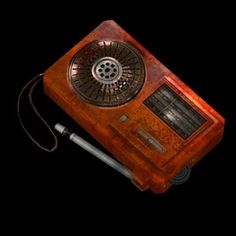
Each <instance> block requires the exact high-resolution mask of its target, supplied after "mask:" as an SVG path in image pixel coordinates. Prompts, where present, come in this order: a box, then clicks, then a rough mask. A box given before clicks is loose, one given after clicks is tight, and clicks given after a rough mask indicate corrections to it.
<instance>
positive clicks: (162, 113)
mask: <svg viewBox="0 0 236 236" xmlns="http://www.w3.org/2000/svg"><path fill="white" fill-rule="evenodd" d="M144 104H145V105H146V106H147V107H148V108H149V109H150V110H151V111H152V112H154V114H156V115H157V116H158V117H160V118H161V119H162V120H163V121H165V123H166V124H167V125H168V126H169V127H171V128H172V129H173V130H174V131H175V132H176V133H177V134H178V135H180V136H181V137H182V138H183V139H187V138H188V137H190V136H191V135H192V134H193V133H195V132H196V131H197V130H198V129H199V128H200V127H201V126H202V125H203V124H204V123H205V122H206V121H207V120H206V119H205V118H204V117H203V116H202V115H201V114H200V113H198V112H197V111H196V110H195V109H194V108H193V107H191V106H190V105H189V104H188V103H187V102H186V101H185V100H184V99H183V98H182V97H181V96H179V95H178V94H177V93H176V92H175V91H173V89H171V88H170V87H169V86H168V85H167V84H163V85H162V86H161V87H159V88H158V89H157V90H156V91H155V92H154V93H153V94H151V96H149V97H148V98H147V99H146V100H145V101H144Z"/></svg>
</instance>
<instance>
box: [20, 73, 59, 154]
mask: <svg viewBox="0 0 236 236" xmlns="http://www.w3.org/2000/svg"><path fill="white" fill-rule="evenodd" d="M43 76H44V74H43V73H41V74H38V75H36V76H35V77H34V78H33V79H31V80H30V81H29V82H27V83H26V84H25V85H24V87H23V88H22V89H21V91H20V93H19V96H18V99H17V118H18V120H19V122H20V125H21V127H22V129H23V130H24V132H25V133H26V134H27V136H28V137H29V138H30V139H31V141H32V142H33V143H34V144H36V145H37V146H38V147H39V148H40V149H42V150H44V151H46V152H53V151H55V150H56V149H57V146H58V141H57V136H56V135H55V133H54V132H53V130H52V129H51V128H50V126H49V125H48V123H47V122H46V121H45V119H44V118H43V117H42V115H41V114H40V113H39V111H38V109H37V108H36V106H35V104H34V102H33V92H34V89H35V87H36V85H37V84H38V83H39V82H40V81H41V80H42V79H43ZM29 87H30V90H29V93H28V99H29V103H30V105H31V107H32V108H33V110H34V112H35V114H36V116H37V117H38V118H39V119H40V120H41V121H42V122H43V124H44V125H45V126H46V128H47V129H48V131H49V132H50V133H51V134H52V136H53V139H54V145H53V147H52V148H46V147H43V146H42V145H41V144H40V143H39V142H38V141H37V140H36V139H35V138H34V137H32V135H31V134H30V132H29V131H28V130H27V129H26V127H25V126H24V123H23V121H22V118H21V115H20V110H21V99H22V95H23V94H24V93H25V91H26V89H27V88H29Z"/></svg>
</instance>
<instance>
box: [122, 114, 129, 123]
mask: <svg viewBox="0 0 236 236" xmlns="http://www.w3.org/2000/svg"><path fill="white" fill-rule="evenodd" d="M128 119H129V118H128V116H127V115H122V116H121V117H120V121H121V122H125V121H127V120H128Z"/></svg>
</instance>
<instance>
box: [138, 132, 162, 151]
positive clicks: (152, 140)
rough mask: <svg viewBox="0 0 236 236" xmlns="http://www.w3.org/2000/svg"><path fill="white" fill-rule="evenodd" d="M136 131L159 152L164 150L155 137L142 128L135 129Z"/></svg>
mask: <svg viewBox="0 0 236 236" xmlns="http://www.w3.org/2000/svg"><path fill="white" fill-rule="evenodd" d="M136 132H137V133H138V134H139V135H140V136H141V137H142V138H144V139H145V140H146V141H147V142H148V143H149V144H151V145H152V146H153V147H154V148H155V149H156V150H157V151H159V152H160V153H163V152H165V151H166V149H165V147H164V146H162V145H161V144H160V143H159V142H158V141H157V140H156V139H155V138H153V137H152V136H151V135H150V134H149V133H147V132H146V131H144V130H143V129H137V131H136Z"/></svg>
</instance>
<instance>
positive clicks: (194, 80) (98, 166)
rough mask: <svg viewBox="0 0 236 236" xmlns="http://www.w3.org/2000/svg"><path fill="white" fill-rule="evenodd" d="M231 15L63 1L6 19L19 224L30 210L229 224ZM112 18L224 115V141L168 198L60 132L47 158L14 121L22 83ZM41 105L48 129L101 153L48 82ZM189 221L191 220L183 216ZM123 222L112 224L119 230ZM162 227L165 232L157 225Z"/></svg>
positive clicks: (40, 131)
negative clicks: (52, 95)
mask: <svg viewBox="0 0 236 236" xmlns="http://www.w3.org/2000/svg"><path fill="white" fill-rule="evenodd" d="M17 7H18V6H15V8H17ZM21 8H24V7H23V6H22V5H21ZM91 9H92V10H91ZM229 12H230V7H228V6H222V5H217V4H216V3H214V5H211V6H209V7H207V6H205V5H201V4H200V3H199V4H198V5H194V4H192V5H186V4H185V5H184V6H180V5H177V6H176V5H172V4H170V5H168V4H167V5H166V6H162V5H158V7H156V6H152V5H150V4H147V3H144V2H143V3H142V4H138V3H135V6H134V5H133V6H128V5H126V4H125V3H121V2H119V3H117V4H114V2H113V3H112V2H101V3H99V4H97V5H96V6H95V5H94V4H93V3H89V4H87V5H79V4H78V6H77V5H73V4H69V2H68V3H64V4H63V5H62V4H59V3H58V4H57V7H55V6H51V7H49V6H48V5H43V4H37V3H34V4H33V3H32V4H31V5H26V6H25V8H24V10H19V12H17V14H15V13H14V14H13V13H11V12H10V13H9V17H10V18H11V17H12V18H14V20H13V22H12V23H9V22H8V25H7V26H6V31H7V32H6V34H5V36H6V38H7V41H8V43H9V44H10V46H9V47H8V50H9V51H8V53H7V56H9V59H8V60H7V65H8V66H9V70H7V77H6V79H5V80H6V82H7V83H9V84H8V85H7V86H4V88H3V89H4V90H5V89H6V91H8V88H9V87H10V88H11V89H10V90H9V92H10V93H9V96H8V98H7V99H6V97H5V99H6V100H7V101H9V102H10V104H11V105H10V106H8V103H7V106H6V107H5V105H6V103H5V101H4V100H3V101H2V102H3V107H5V108H6V111H8V110H9V107H10V111H11V112H12V113H10V112H4V114H6V115H4V117H5V118H6V120H7V121H6V123H4V124H3V126H4V127H3V129H4V128H6V132H4V137H5V142H6V144H5V142H4V143H3V145H4V147H6V150H7V154H4V155H3V156H4V160H7V163H8V164H7V165H6V170H7V171H6V172H7V173H6V175H4V179H3V180H4V181H3V182H4V183H6V186H7V191H5V192H6V193H7V196H8V200H9V201H10V204H9V206H10V208H11V209H13V210H12V211H10V212H14V215H15V217H16V218H20V217H21V215H22V213H25V212H26V213H27V215H28V216H31V215H38V214H43V216H44V217H45V218H48V219H51V218H53V219H54V218H57V217H58V218H61V217H62V218H63V219H65V218H66V217H67V216H68V217H69V218H70V217H71V215H75V217H73V218H74V219H75V220H78V218H80V217H82V218H83V221H85V222H90V221H91V219H107V220H112V219H113V217H115V216H118V215H119V214H122V216H121V218H120V220H121V219H123V220H124V219H127V218H128V219H129V220H130V219H133V218H134V217H137V218H139V221H140V224H139V226H141V225H142V222H143V220H145V219H147V218H149V216H150V215H151V214H152V213H154V214H155V217H156V219H157V218H160V217H161V218H162V219H164V221H166V222H169V220H173V219H174V220H178V219H180V220H181V219H184V220H189V219H190V218H191V217H190V218H189V217H188V216H190V215H191V216H192V215H197V214H199V213H200V215H201V217H204V218H205V219H206V220H205V223H206V222H207V218H208V217H209V218H210V217H211V216H212V215H214V216H215V217H216V218H219V219H221V218H224V217H228V215H229V212H230V211H232V208H233V206H234V202H233V188H234V185H235V182H234V178H235V177H234V174H233V173H234V166H233V159H234V156H235V154H234V153H233V145H234V143H235V141H234V135H233V134H234V128H235V127H234V125H235V119H236V116H235V103H234V101H235V96H234V93H233V90H234V86H233V85H232V83H231V82H232V81H233V80H234V79H235V76H234V73H233V67H232V66H231V62H230V61H231V60H230V59H229V57H228V54H231V55H233V48H232V46H231V45H232V44H231V43H232V42H233V38H232V34H231V32H232V28H231V27H232V25H231V24H232V21H233V19H232V14H230V13H229ZM107 19H113V20H115V21H116V22H117V23H118V24H120V25H121V27H123V28H124V29H125V30H126V31H127V32H128V33H129V34H131V35H132V36H133V37H134V38H135V39H137V40H138V41H139V42H140V43H141V44H142V45H143V46H144V47H145V48H147V49H148V50H149V51H150V52H151V53H152V54H154V55H155V56H156V57H157V58H158V59H159V60H160V61H161V62H162V63H163V64H164V65H166V66H167V67H168V68H169V69H170V70H172V71H173V72H174V73H175V74H176V75H177V76H179V77H180V78H181V79H182V80H183V81H184V82H185V83H186V84H187V85H189V87H191V88H192V89H193V90H194V91H195V92H196V93H197V94H199V95H200V96H201V97H202V98H203V99H204V100H206V101H207V102H208V103H209V104H210V105H211V106H212V107H214V108H215V109H216V110H217V111H218V112H219V113H220V114H222V115H223V116H224V117H225V118H226V126H225V135H224V140H223V141H222V142H221V143H220V144H219V145H218V146H217V147H216V148H215V149H214V150H212V151H211V152H210V153H209V154H208V155H207V156H206V157H205V158H203V159H202V161H201V162H199V164H198V165H196V166H195V167H194V168H193V170H192V177H191V179H190V180H189V181H188V182H187V183H186V184H184V185H182V186H179V187H173V188H171V189H170V190H169V191H168V192H166V193H165V194H160V195H155V194H153V193H151V192H150V191H147V192H143V193H142V192H140V191H139V190H138V189H136V187H135V186H134V185H132V183H130V182H129V181H128V180H126V179H125V178H124V177H122V176H120V175H119V174H118V173H116V172H115V171H113V170H112V169H110V168H109V167H107V166H106V165H105V164H103V163H101V162H100V161H98V160H96V159H95V158H94V157H93V156H91V155H89V154H87V153H86V152H85V151H83V150H81V149H80V148H79V147H77V146H75V145H74V144H73V143H71V142H70V141H68V140H66V139H65V138H64V137H61V136H59V135H58V139H59V148H58V150H57V151H55V152H54V153H45V152H43V151H41V150H40V149H38V148H37V147H36V146H35V145H34V144H33V143H32V142H31V141H30V140H29V139H28V138H27V136H26V135H25V134H24V133H23V131H22V129H21V127H20V126H19V123H18V121H17V118H16V100H17V96H18V94H19V92H20V90H21V88H22V86H23V85H24V84H25V83H26V82H27V81H28V80H29V79H31V78H32V77H33V76H34V75H36V74H37V73H40V72H44V71H45V70H46V69H47V68H48V67H49V66H50V65H52V64H53V63H54V62H55V61H56V60H57V59H58V58H59V57H61V56H63V54H64V53H66V52H67V51H68V50H69V49H70V48H71V47H73V46H74V45H75V44H76V43H77V42H79V41H80V40H81V39H82V38H83V37H84V36H86V35H87V34H88V33H89V32H90V31H92V30H93V29H94V28H95V27H96V26H97V25H98V24H99V23H101V22H102V21H103V20H107ZM34 99H35V103H36V105H37V107H38V109H39V110H40V111H41V113H42V115H43V116H44V117H45V118H46V120H47V121H48V122H49V124H50V125H51V126H53V125H54V124H55V123H56V122H61V123H62V124H64V125H65V126H67V127H68V128H69V129H70V130H71V131H73V132H75V133H77V134H80V135H81V136H83V137H84V138H85V139H87V140H89V141H91V142H92V143H93V144H95V145H97V146H98V147H99V144H98V143H97V142H96V141H94V140H93V138H92V137H90V136H89V135H88V134H87V133H86V132H85V131H83V130H82V129H81V128H80V127H79V126H78V125H77V124H76V123H75V122H74V121H72V120H71V118H70V117H69V116H67V115H66V114H65V113H64V112H63V111H62V110H61V109H60V108H58V107H57V106H56V105H55V104H54V103H53V102H52V101H50V100H49V99H48V98H47V97H46V96H45V95H44V94H43V89H42V85H40V86H38V88H37V89H36V91H35V94H34ZM22 104H23V105H22V116H23V119H24V121H25V124H26V126H27V128H29V129H30V130H31V132H32V135H33V136H34V137H36V138H37V139H39V141H41V142H42V143H44V144H45V145H50V143H52V140H51V138H50V136H49V134H48V133H47V130H45V129H44V128H43V126H41V124H40V121H38V120H37V118H36V117H35V115H34V114H33V112H32V110H31V108H30V106H29V104H28V102H27V96H25V97H24V99H23V102H22ZM9 121H10V122H9ZM6 124H8V125H6ZM4 167H5V166H4ZM64 211H65V212H66V213H65V214H62V212H64ZM222 211H223V213H220V212H222ZM103 214H104V215H105V216H104V217H103V216H102V215H103ZM166 214H167V215H168V216H166ZM182 214H183V215H184V216H185V218H181V217H180V215H182ZM29 218H30V217H29ZM152 219H153V218H152ZM51 220H52V219H51ZM123 220H122V223H121V222H120V223H117V221H115V222H116V223H117V224H118V226H119V224H120V225H123V223H124V222H123ZM48 221H49V222H50V220H48ZM78 222H80V223H81V221H79V220H78ZM155 224H156V225H157V226H158V222H156V223H155ZM198 224H199V222H198ZM200 224H203V222H202V221H201V223H200ZM207 224H208V223H207ZM118 226H117V228H119V227H118ZM135 227H137V225H136V226H135ZM153 227H154V226H153ZM149 228H152V226H150V227H149Z"/></svg>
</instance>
